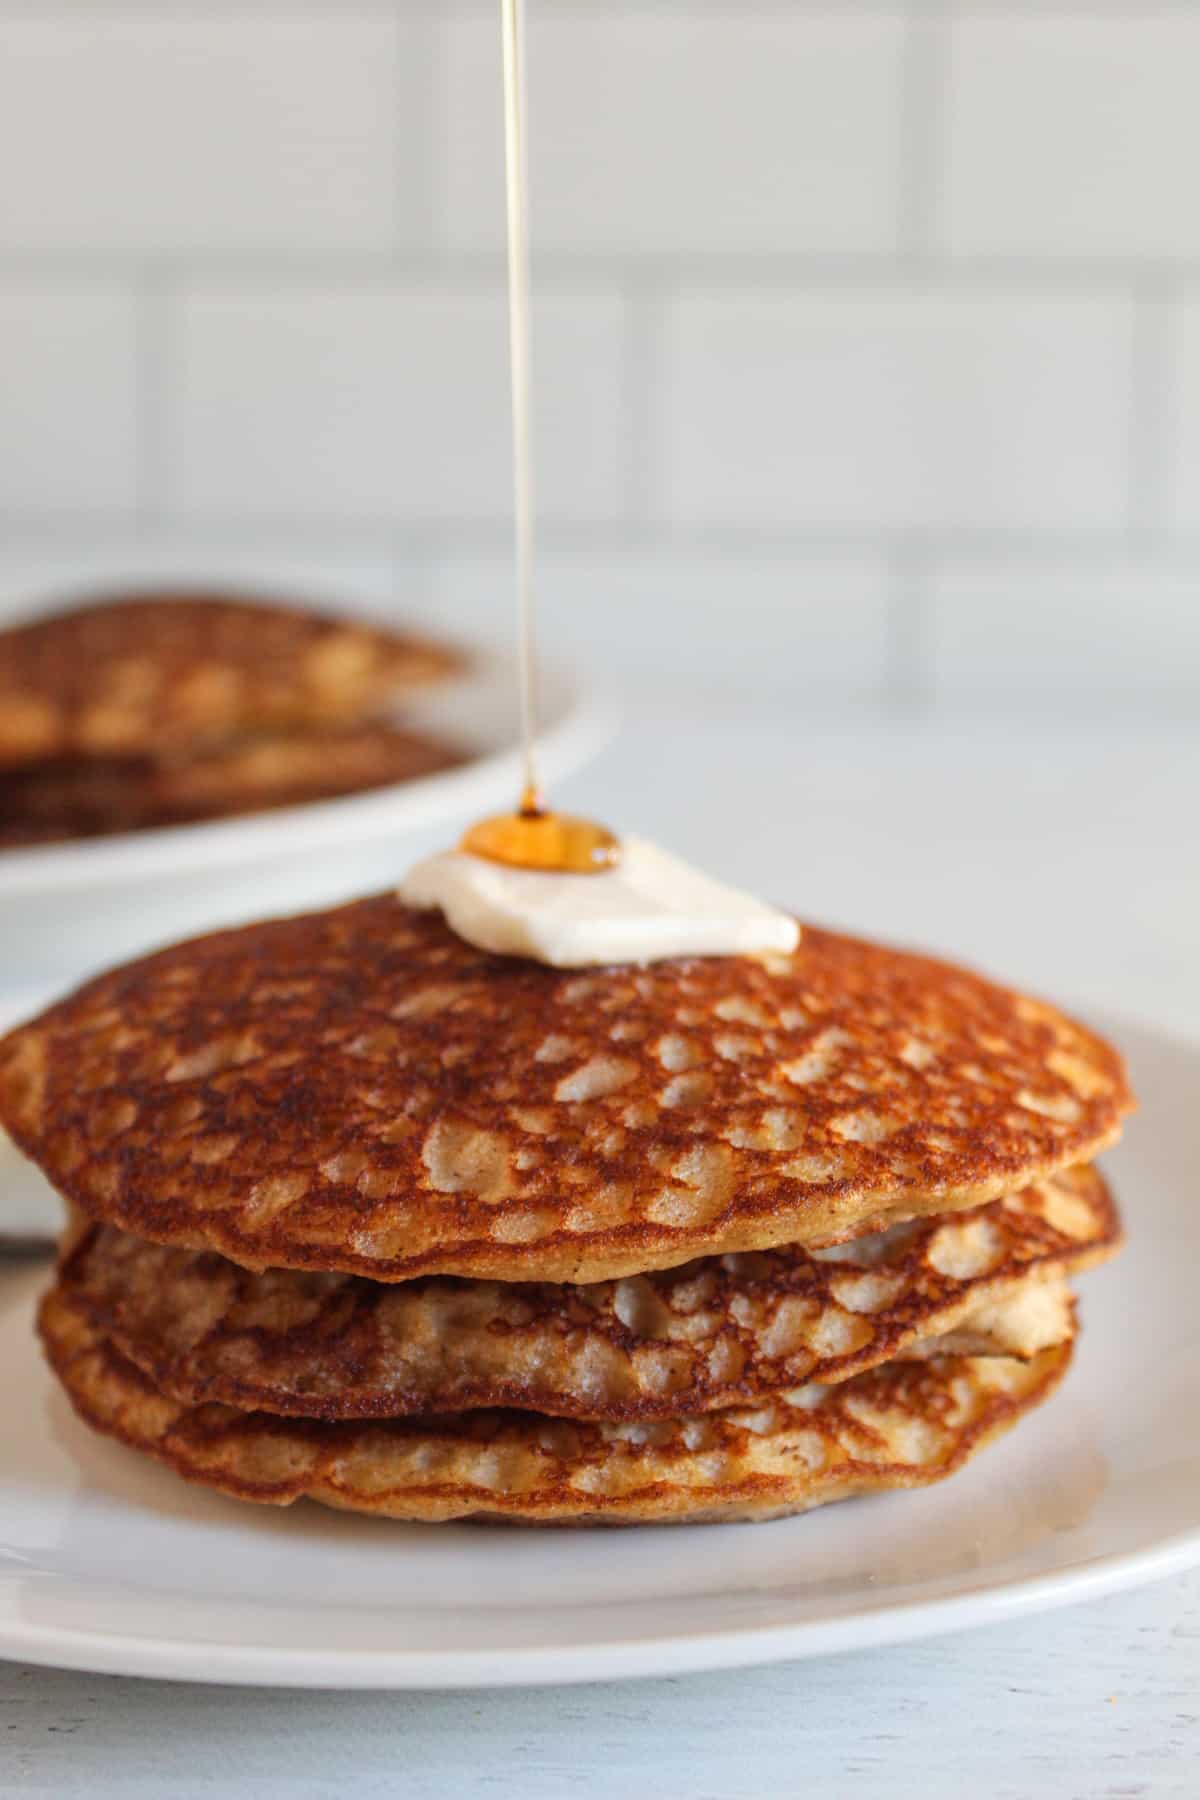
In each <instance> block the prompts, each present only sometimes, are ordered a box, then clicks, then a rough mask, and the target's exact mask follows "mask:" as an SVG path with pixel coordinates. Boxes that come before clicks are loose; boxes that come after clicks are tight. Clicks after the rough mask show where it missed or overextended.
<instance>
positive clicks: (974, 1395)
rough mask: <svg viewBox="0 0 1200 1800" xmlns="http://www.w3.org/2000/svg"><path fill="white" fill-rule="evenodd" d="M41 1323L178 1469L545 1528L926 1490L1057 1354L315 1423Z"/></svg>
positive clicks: (329, 1497)
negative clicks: (674, 1412)
mask: <svg viewBox="0 0 1200 1800" xmlns="http://www.w3.org/2000/svg"><path fill="white" fill-rule="evenodd" d="M39 1328H40V1331H41V1335H42V1341H43V1343H44V1345H45V1348H46V1353H47V1355H48V1357H49V1359H50V1362H51V1365H52V1366H53V1368H54V1370H55V1372H56V1374H57V1375H58V1378H59V1380H60V1381H61V1382H62V1384H63V1386H64V1388H65V1389H66V1391H67V1394H68V1396H69V1398H70V1400H71V1403H72V1405H73V1406H74V1408H75V1410H76V1412H77V1413H78V1414H79V1415H80V1417H81V1418H82V1419H84V1420H85V1421H86V1422H87V1423H88V1424H89V1425H91V1426H93V1427H94V1428H95V1429H96V1430H97V1431H100V1432H103V1433H104V1434H106V1435H107V1436H109V1437H114V1438H118V1439H119V1440H121V1441H122V1442H123V1443H125V1444H128V1445H129V1446H130V1447H131V1448H133V1449H137V1450H143V1451H146V1452H148V1453H149V1454H150V1455H152V1456H155V1457H157V1458H158V1459H159V1460H160V1461H162V1462H165V1463H167V1464H169V1465H170V1466H171V1467H172V1468H173V1469H175V1470H176V1472H177V1473H178V1474H180V1475H182V1476H183V1477H184V1478H185V1479H187V1480H189V1481H196V1482H200V1483H203V1484H204V1485H206V1486H208V1487H214V1488H218V1489H219V1490H220V1491H221V1492H223V1493H226V1494H230V1495H232V1496H235V1497H236V1498H238V1499H243V1500H254V1501H258V1502H264V1503H266V1504H273V1505H283V1506H286V1505H288V1504H290V1503H291V1502H292V1501H294V1500H300V1499H304V1498H308V1499H312V1500H317V1501H320V1502H321V1503H322V1504H324V1505H327V1506H334V1507H339V1508H342V1509H344V1510H348V1511H351V1512H362V1513H372V1514H376V1515H379V1516H382V1517H385V1518H393V1519H410V1520H428V1521H434V1520H444V1519H461V1518H480V1519H492V1520H506V1521H510V1522H513V1523H531V1524H555V1525H593V1524H612V1525H615V1524H637V1523H687V1522H698V1521H702V1520H722V1519H764V1518H773V1517H777V1516H779V1515H781V1514H784V1513H797V1512H805V1511H808V1510H809V1509H810V1508H813V1507H817V1506H822V1505H825V1504H828V1503H829V1502H831V1501H835V1500H845V1499H849V1498H850V1497H851V1496H853V1495H856V1494H866V1493H873V1492H878V1491H881V1490H885V1489H889V1488H906V1487H922V1486H925V1485H927V1484H928V1483H931V1482H934V1481H939V1480H941V1479H943V1478H944V1477H945V1476H947V1475H950V1474H952V1473H953V1471H954V1470H955V1469H957V1468H959V1467H961V1465H962V1464H963V1463H964V1462H965V1461H966V1460H967V1458H968V1457H970V1456H971V1455H973V1454H974V1452H975V1451H976V1450H978V1449H980V1448H981V1447H982V1446H983V1445H984V1444H986V1443H988V1442H989V1441H990V1440H991V1439H992V1438H994V1437H996V1436H997V1435H999V1433H1001V1432H1002V1431H1005V1430H1007V1429H1008V1428H1009V1427H1010V1426H1012V1425H1014V1424H1016V1422H1017V1421H1018V1420H1019V1419H1020V1418H1021V1417H1023V1416H1024V1414H1026V1413H1027V1412H1029V1411H1031V1410H1032V1409H1033V1408H1034V1407H1035V1406H1037V1405H1038V1404H1039V1403H1040V1402H1041V1401H1043V1400H1045V1399H1046V1398H1048V1396H1049V1395H1050V1394H1051V1393H1052V1392H1053V1391H1054V1389H1055V1388H1056V1387H1057V1385H1058V1383H1059V1381H1060V1380H1061V1379H1062V1377H1063V1375H1064V1374H1065V1373H1066V1370H1067V1367H1068V1366H1069V1363H1070V1360H1071V1350H1072V1345H1071V1343H1069V1342H1068V1343H1065V1344H1061V1345H1058V1346H1056V1347H1054V1348H1052V1349H1049V1350H1044V1351H1042V1352H1041V1353H1040V1354H1039V1355H1038V1356H1036V1357H1034V1358H1033V1359H1032V1360H1030V1361H1028V1362H1020V1361H1016V1360H1013V1359H1011V1358H1008V1357H980V1358H976V1357H970V1356H948V1357H939V1358H937V1359H935V1360H933V1361H930V1362H893V1363H889V1364H887V1365H885V1366H884V1367H882V1368H878V1369H872V1370H869V1371H868V1372H867V1373H865V1374H863V1375H859V1376H856V1377H854V1378H853V1379H852V1380H850V1381H846V1382H843V1383H841V1384H839V1385H837V1386H834V1387H823V1386H817V1385H810V1386H809V1387H806V1388H800V1389H797V1390H794V1391H792V1392H790V1393H788V1394H786V1395H778V1396H775V1397H774V1398H773V1399H771V1400H770V1401H768V1402H766V1403H765V1404H762V1405H759V1406H755V1407H747V1408H737V1409H734V1410H730V1411H725V1412H718V1413H708V1414H704V1415H699V1416H692V1417H688V1418H682V1419H676V1420H661V1421H657V1422H653V1423H646V1422H638V1423H633V1424H581V1423H578V1422H572V1421H567V1420H563V1419H549V1418H542V1417H540V1416H539V1415H537V1414H531V1413H513V1412H494V1411H493V1412H475V1413H469V1414H463V1415H449V1416H443V1417H440V1418H426V1419H412V1420H400V1419H394V1420H375V1421H371V1422H368V1423H351V1422H336V1423H328V1422H322V1421H316V1420H313V1421H309V1420H296V1419H285V1418H281V1417H279V1416H277V1415H271V1414H265V1413H243V1412H238V1411H236V1410H235V1409H233V1408H232V1407H228V1406H224V1405H218V1404H210V1405H204V1406H187V1405H184V1404H181V1403H180V1402H179V1401H176V1400H172V1399H169V1398H168V1397H167V1396H165V1395H163V1394H162V1393H160V1392H159V1391H158V1390H157V1389H156V1388H155V1387H154V1386H153V1385H152V1383H151V1382H150V1381H149V1380H148V1379H147V1378H146V1376H144V1375H143V1374H142V1373H141V1372H140V1371H139V1370H138V1369H137V1368H135V1366H134V1365H133V1364H132V1363H130V1362H128V1361H127V1360H126V1359H125V1358H124V1357H123V1356H121V1354H120V1353H119V1351H117V1350H116V1349H115V1348H113V1346H112V1345H111V1344H110V1343H109V1342H108V1341H107V1340H106V1339H105V1337H104V1336H103V1334H102V1333H101V1331H100V1330H99V1329H98V1328H97V1327H96V1326H95V1325H94V1324H93V1323H92V1322H91V1320H90V1319H89V1317H88V1315H87V1312H86V1311H85V1309H84V1308H83V1307H82V1306H81V1305H80V1304H79V1302H78V1301H77V1300H76V1299H74V1298H73V1297H72V1296H71V1295H70V1294H69V1293H68V1292H66V1291H65V1290H64V1289H62V1288H61V1287H54V1288H52V1289H51V1290H50V1292H49V1293H48V1294H47V1296H46V1298H45V1300H44V1301H43V1303H42V1307H41V1311H40V1314H39Z"/></svg>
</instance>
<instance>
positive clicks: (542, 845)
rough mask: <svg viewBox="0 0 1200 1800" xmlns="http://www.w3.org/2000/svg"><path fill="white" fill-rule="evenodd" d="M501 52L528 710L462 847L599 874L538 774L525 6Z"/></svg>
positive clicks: (599, 859)
mask: <svg viewBox="0 0 1200 1800" xmlns="http://www.w3.org/2000/svg"><path fill="white" fill-rule="evenodd" d="M500 27H501V39H502V43H503V50H504V194H505V211H506V214H507V218H508V351H509V376H510V382H511V387H512V444H513V517H514V523H515V538H516V561H517V644H518V659H517V661H518V671H519V683H520V705H521V757H522V767H523V777H522V786H521V803H520V806H519V808H518V809H517V811H516V812H513V813H502V814H501V815H500V816H499V817H497V818H492V819H481V820H480V821H479V823H478V824H477V825H472V826H471V828H470V830H469V831H467V832H466V833H465V834H464V836H463V838H462V841H461V845H460V847H461V848H462V849H463V850H465V851H467V852H468V853H469V854H470V855H472V856H482V857H485V858H486V859H487V860H488V861H489V862H498V863H505V864H507V865H508V866H509V867H510V868H518V869H539V870H552V871H554V872H556V873H560V874H570V875H594V874H597V873H598V872H599V871H601V870H603V869H607V868H611V867H612V866H613V864H614V863H616V862H618V861H619V860H620V855H621V846H620V842H619V841H618V839H617V838H616V837H615V836H614V835H613V833H612V832H611V831H609V830H608V829H607V828H606V827H605V826H603V825H596V824H594V823H593V822H592V821H591V820H590V819H577V818H572V817H570V816H569V815H568V814H566V813H556V812H549V811H547V809H546V806H545V803H544V801H543V798H542V785H541V781H540V779H539V776H538V767H537V744H536V740H537V648H536V644H535V640H534V606H533V537H534V531H533V520H534V487H533V424H532V417H531V406H530V391H531V386H532V381H531V376H532V368H533V350H532V329H531V326H530V318H529V225H528V221H529V175H528V158H527V156H526V150H525V122H526V110H525V0H500Z"/></svg>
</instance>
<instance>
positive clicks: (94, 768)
mask: <svg viewBox="0 0 1200 1800" xmlns="http://www.w3.org/2000/svg"><path fill="white" fill-rule="evenodd" d="M458 666H459V658H458V657H457V656H456V655H455V653H454V652H452V651H450V650H448V649H447V648H446V647H444V646H442V645H439V644H435V643H433V642H432V641H431V640H429V639H427V638H423V637H417V636H413V635H411V634H405V633H397V632H392V631H387V630H383V629H381V628H380V627H378V626H370V625H364V624H362V623H361V622H359V621H356V620H352V619H346V618H335V617H328V616H326V615H323V614H319V613H313V612H306V611H300V610H297V609H295V608H292V607H286V606H274V605H267V604H265V603H262V602H250V601H246V600H239V599H231V598H228V597H223V596H220V595H211V594H197V593H189V594H178V595H168V594H153V595H150V594H147V595H141V596H138V597H136V598H128V599H115V600H107V601H98V602H96V603H95V604H93V605H90V606H85V607H80V608H77V609H75V610H73V611H71V612H66V613H58V614H55V615H54V616H52V617H47V618H42V619H37V620H35V621H33V622H32V623H30V624H26V625H22V626H18V627H17V628H15V629H14V630H10V631H5V632H0V848H3V847H4V846H9V847H17V846H21V845H28V844H38V843H53V842H55V841H58V840H60V839H64V838H76V837H96V836H107V835H110V834H111V833H113V832H120V831H134V830H139V829H144V828H146V827H150V826H157V825H171V824H181V823H187V822H190V821H195V820H201V819H213V818H223V817H227V816H230V815H234V814H238V813H245V812H257V811H261V810H263V809H265V808H269V807H276V806H287V805H293V804H297V803H299V802H302V801H308V800H318V799H328V798H332V797H333V796H335V795H339V794H346V793H355V792H358V791H360V790H362V789H366V788H372V787H381V786H384V785H385V784H387V783H390V782H393V781H404V780H408V779H410V778H411V777H413V776H415V775H425V774H429V773H432V772H433V771H434V770H437V769H444V768H448V767H451V766H452V765H453V764H455V763H457V762H461V761H462V756H461V754H459V753H458V752H457V751H455V750H454V749H453V748H452V747H451V746H449V745H447V744H444V743H442V742H440V741H439V740H437V739H435V738H431V737H429V736H428V735H425V734H422V733H420V732H416V731H413V730H410V729H407V728H405V727H404V726H403V725H402V724H399V723H397V721H396V718H395V716H394V708H395V703H396V700H397V698H398V697H403V696H404V695H405V694H406V693H408V692H410V691H411V690H412V689H414V688H415V687H419V686H424V685H425V684H427V683H428V682H430V681H433V680H436V679H439V678H440V677H442V676H444V675H447V674H449V673H451V672H452V671H453V670H454V669H455V668H457V667H458Z"/></svg>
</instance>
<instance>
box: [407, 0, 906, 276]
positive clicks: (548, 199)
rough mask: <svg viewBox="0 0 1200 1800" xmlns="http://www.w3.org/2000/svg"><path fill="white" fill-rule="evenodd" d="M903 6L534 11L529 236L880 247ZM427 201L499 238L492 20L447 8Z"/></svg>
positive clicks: (716, 247) (582, 241) (714, 248)
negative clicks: (436, 185)
mask: <svg viewBox="0 0 1200 1800" xmlns="http://www.w3.org/2000/svg"><path fill="white" fill-rule="evenodd" d="M904 30H905V25H904V17H903V14H902V13H901V12H899V11H897V12H892V13H888V12H876V11H872V12H870V13H868V14H865V15H858V16H850V15H845V14H843V15H841V16H838V15H836V14H834V13H812V12H807V11H805V10H802V9H792V10H790V11H789V10H788V9H783V10H779V11H775V10H772V11H768V12H761V11H755V10H754V9H746V10H744V11H743V10H741V9H739V10H738V11H737V12H736V13H731V12H724V11H720V12H709V11H707V10H701V9H698V8H696V7H680V6H671V7H668V8H665V9H663V10H661V11H660V10H657V9H647V10H646V11H644V12H639V11H637V10H628V9H616V8H600V9H598V10H596V11H590V10H586V11H581V12H578V13H575V12H572V13H564V14H557V15H556V14H554V13H553V11H552V9H550V8H547V7H543V8H540V9H536V10H535V11H534V12H533V14H532V15H531V18H530V23H529V108H530V125H529V130H530V169H531V173H530V181H531V185H532V232H533V240H534V243H535V246H539V247H545V248H548V249H555V250H577V251H585V252H591V251H608V252H612V251H632V252H637V253H642V252H653V253H655V254H657V255H663V254H669V253H671V252H675V251H704V252H712V253H716V254H718V255H725V254H736V253H738V252H744V251H768V252H769V251H778V250H784V251H807V250H816V251H843V252H845V251H878V252H882V253H886V252H888V251H889V250H891V249H892V248H893V247H894V245H895V241H896V231H897V184H898V182H899V180H900V154H899V151H900V104H901V79H902V56H903V44H904ZM439 95H440V122H439V133H438V144H437V158H438V163H439V176H440V179H441V181H442V182H443V183H444V189H443V192H442V194H441V196H440V205H439V208H438V211H439V215H440V216H441V217H442V219H443V222H444V230H445V233H446V237H447V240H448V241H449V242H450V243H451V244H453V245H455V246H456V247H460V248H469V249H474V248H478V247H494V246H497V245H499V244H500V243H501V242H502V241H503V229H504V198H503V186H502V180H503V152H502V146H503V138H502V127H501V104H500V38H499V29H498V25H497V21H496V18H495V17H494V16H493V13H492V12H491V11H487V10H484V11H483V12H482V13H476V12H471V13H467V14H461V13H460V14H457V15H456V14H450V15H449V16H447V18H446V19H445V22H444V25H443V41H442V68H441V80H440V88H439Z"/></svg>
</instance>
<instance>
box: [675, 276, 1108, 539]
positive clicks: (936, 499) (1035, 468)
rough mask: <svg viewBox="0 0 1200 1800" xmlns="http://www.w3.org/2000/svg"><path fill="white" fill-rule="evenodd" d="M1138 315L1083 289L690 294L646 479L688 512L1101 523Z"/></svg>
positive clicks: (779, 522)
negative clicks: (653, 476)
mask: <svg viewBox="0 0 1200 1800" xmlns="http://www.w3.org/2000/svg"><path fill="white" fill-rule="evenodd" d="M1130 329H1131V318H1130V312H1129V308H1128V306H1127V305H1126V304H1125V303H1123V302H1121V301H1119V300H1111V299H1107V298H1104V297H1091V296H1086V295H1055V296H1050V297H1047V296H1030V295H1027V294H1022V293H1020V292H1008V293H996V294H993V293H980V292H978V291H974V290H962V291H958V290H948V291H941V292H926V291H915V290H909V291H906V290H896V291H880V292H877V293H869V292H868V293H864V292H862V291H861V290H856V289H846V290H839V291H832V290H827V291H824V292H810V293H803V292H797V293H788V294H778V295H770V296H768V295H764V294H761V293H754V292H745V293H740V294H732V293H731V294H705V293H700V294H695V295H690V296H684V297H682V298H680V299H679V300H678V301H677V302H676V303H675V304H674V305H673V306H672V307H671V308H670V309H669V315H668V320H667V328H666V336H665V347H664V354H663V362H662V372H661V386H660V391H659V394H658V403H659V416H658V418H657V422H656V430H657V454H658V467H657V480H656V490H657V491H656V496H655V498H656V500H657V502H658V505H659V506H660V507H661V509H662V511H663V512H664V513H665V514H666V516H667V517H669V518H670V519H673V520H676V521H679V522H682V523H686V524H691V525H699V524H706V523H727V524H735V525H740V526H745V527H754V526H759V527H773V528H780V527H784V528H787V527H796V528H800V527H810V528H811V527H818V528H831V527H832V528H839V529H847V528H859V529H870V528H872V527H875V526H881V527H885V528H897V527H900V528H902V527H924V528H936V527H946V528H963V527H965V528H1001V529H1022V528H1025V529H1037V528H1042V529H1054V528H1060V529H1061V528H1085V527H1096V528H1099V529H1111V528H1112V527H1113V526H1114V525H1115V524H1119V523H1120V522H1121V521H1122V519H1123V517H1124V513H1125V508H1126V504H1127V489H1128V435H1129V409H1130V394H1129V343H1130Z"/></svg>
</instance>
